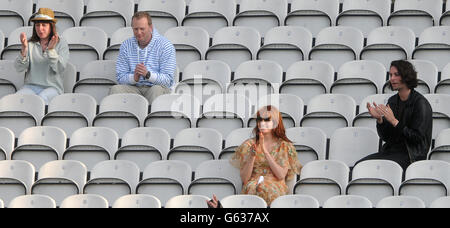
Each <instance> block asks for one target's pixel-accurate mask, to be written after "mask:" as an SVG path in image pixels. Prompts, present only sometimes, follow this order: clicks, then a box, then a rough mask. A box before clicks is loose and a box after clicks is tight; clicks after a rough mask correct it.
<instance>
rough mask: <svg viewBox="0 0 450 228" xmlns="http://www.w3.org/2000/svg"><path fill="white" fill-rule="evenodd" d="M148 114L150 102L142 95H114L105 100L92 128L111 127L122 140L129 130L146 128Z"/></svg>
mask: <svg viewBox="0 0 450 228" xmlns="http://www.w3.org/2000/svg"><path fill="white" fill-rule="evenodd" d="M147 114H148V101H147V99H146V98H145V97H143V96H142V95H139V94H128V93H127V94H112V95H109V96H107V97H105V98H103V100H102V102H101V103H100V109H99V113H98V114H97V116H96V117H95V118H94V121H93V122H92V126H95V127H109V128H111V129H114V130H115V131H116V132H117V134H119V138H122V137H123V135H124V134H125V133H126V132H127V131H128V130H130V129H133V128H136V127H141V126H144V120H145V118H146V117H147Z"/></svg>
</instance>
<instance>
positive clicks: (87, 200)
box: [60, 194, 108, 208]
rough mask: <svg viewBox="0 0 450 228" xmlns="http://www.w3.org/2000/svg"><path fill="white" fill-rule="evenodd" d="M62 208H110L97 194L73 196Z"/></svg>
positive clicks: (66, 200) (63, 203)
mask: <svg viewBox="0 0 450 228" xmlns="http://www.w3.org/2000/svg"><path fill="white" fill-rule="evenodd" d="M60 208H108V201H107V200H106V199H105V198H104V197H103V196H100V195H95V194H79V195H72V196H69V197H67V198H65V199H64V200H63V201H62V203H61V206H60Z"/></svg>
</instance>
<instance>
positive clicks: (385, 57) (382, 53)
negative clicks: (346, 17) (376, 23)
mask: <svg viewBox="0 0 450 228" xmlns="http://www.w3.org/2000/svg"><path fill="white" fill-rule="evenodd" d="M415 40H416V38H415V36H414V32H413V31H412V30H411V29H409V28H406V27H397V26H388V27H380V28H376V29H374V30H372V31H371V32H370V33H369V36H368V37H367V45H366V46H365V47H364V49H363V50H362V51H361V56H360V59H361V60H376V61H378V62H380V63H382V64H383V66H384V67H385V68H386V70H387V71H389V69H390V67H391V62H392V61H394V60H399V59H403V60H406V59H411V54H412V52H413V50H414V45H415Z"/></svg>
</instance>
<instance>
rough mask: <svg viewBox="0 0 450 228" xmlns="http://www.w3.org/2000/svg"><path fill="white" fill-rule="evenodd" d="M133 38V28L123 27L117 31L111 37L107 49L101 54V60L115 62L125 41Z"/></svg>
mask: <svg viewBox="0 0 450 228" xmlns="http://www.w3.org/2000/svg"><path fill="white" fill-rule="evenodd" d="M131 37H134V33H133V28H132V27H125V28H119V29H117V30H116V31H115V32H114V33H113V34H112V36H111V40H110V43H109V46H108V48H106V50H105V52H104V53H103V55H102V56H103V60H114V61H116V60H117V56H118V55H119V51H120V46H121V45H122V43H123V42H124V41H125V40H128V39H129V38H131Z"/></svg>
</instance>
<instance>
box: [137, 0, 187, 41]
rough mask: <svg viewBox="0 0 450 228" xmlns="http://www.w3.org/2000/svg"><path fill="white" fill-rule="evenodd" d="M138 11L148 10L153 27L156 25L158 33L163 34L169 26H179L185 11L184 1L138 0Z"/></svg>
mask: <svg viewBox="0 0 450 228" xmlns="http://www.w3.org/2000/svg"><path fill="white" fill-rule="evenodd" d="M138 11H145V12H148V13H149V14H150V16H151V17H152V23H153V28H155V27H156V29H157V30H158V32H159V33H160V34H164V33H165V32H166V31H167V30H168V29H169V28H173V27H177V26H181V22H182V20H183V18H184V14H185V12H186V2H185V0H171V1H154V0H140V1H139V3H138ZM130 19H131V18H130Z"/></svg>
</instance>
